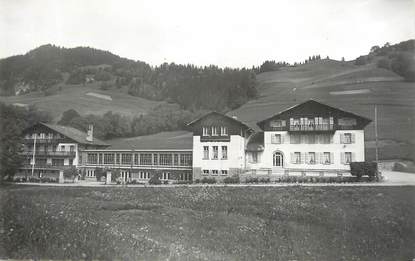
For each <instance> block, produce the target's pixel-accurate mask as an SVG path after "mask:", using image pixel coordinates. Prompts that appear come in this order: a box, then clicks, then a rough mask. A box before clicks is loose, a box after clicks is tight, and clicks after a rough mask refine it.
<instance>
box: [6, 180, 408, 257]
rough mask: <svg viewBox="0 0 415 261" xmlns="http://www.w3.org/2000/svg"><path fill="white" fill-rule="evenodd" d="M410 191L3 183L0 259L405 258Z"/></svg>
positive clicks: (365, 188)
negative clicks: (85, 186) (125, 186)
mask: <svg viewBox="0 0 415 261" xmlns="http://www.w3.org/2000/svg"><path fill="white" fill-rule="evenodd" d="M414 193H415V188H414V187H409V186H408V187H278V188H276V187H245V188H241V187H239V188H238V187H209V186H206V187H185V186H184V187H180V188H157V187H156V188H94V189H92V188H80V187H78V188H75V187H72V188H69V187H66V188H65V187H30V186H15V185H11V186H3V187H2V188H1V190H0V199H1V202H2V206H1V209H2V211H1V213H0V218H1V220H0V221H1V222H0V224H1V225H2V226H3V227H1V229H0V232H1V233H2V235H0V236H1V238H2V240H1V241H0V258H15V259H17V258H30V257H37V258H51V259H101V260H112V259H114V258H119V259H121V260H411V259H412V258H413V257H414V256H415V250H414V249H415V248H414V246H415V224H414V220H415V219H414V217H415V208H414V206H415V198H414Z"/></svg>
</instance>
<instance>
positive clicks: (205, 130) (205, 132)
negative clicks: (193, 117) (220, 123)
mask: <svg viewBox="0 0 415 261" xmlns="http://www.w3.org/2000/svg"><path fill="white" fill-rule="evenodd" d="M203 136H209V128H208V127H203Z"/></svg>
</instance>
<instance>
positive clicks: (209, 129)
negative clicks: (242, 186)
mask: <svg viewBox="0 0 415 261" xmlns="http://www.w3.org/2000/svg"><path fill="white" fill-rule="evenodd" d="M370 122H371V120H369V119H367V118H364V117H361V116H358V115H356V114H353V113H350V112H346V111H343V110H340V109H337V108H334V107H331V106H328V105H325V104H322V103H319V102H316V101H314V100H308V101H306V102H304V103H301V104H298V105H296V106H293V107H291V108H288V109H286V110H284V111H282V112H280V113H278V114H276V115H274V116H272V117H270V118H268V119H265V120H262V121H260V122H258V123H257V125H258V126H259V127H260V129H261V130H262V131H260V132H256V133H255V132H254V131H253V130H252V129H251V128H250V127H249V126H248V125H246V124H244V123H242V122H241V121H238V120H237V119H235V118H232V117H228V116H226V115H222V114H219V113H216V112H213V113H209V114H207V115H205V116H203V117H201V118H200V119H197V120H195V121H193V122H191V123H190V124H189V126H190V127H191V129H192V131H193V175H194V179H198V178H199V179H200V178H203V177H215V178H219V179H221V178H223V177H226V176H232V175H233V174H251V175H255V174H258V175H260V174H268V175H276V176H278V175H311V176H312V175H330V174H332V175H339V174H344V173H348V172H350V167H349V163H350V162H352V161H353V162H354V161H364V160H365V156H364V154H365V146H364V128H365V126H366V125H367V124H369V123H370Z"/></svg>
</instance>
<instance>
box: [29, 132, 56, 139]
mask: <svg viewBox="0 0 415 261" xmlns="http://www.w3.org/2000/svg"><path fill="white" fill-rule="evenodd" d="M25 138H26V139H34V138H37V139H54V138H55V139H60V138H63V136H62V135H60V134H59V133H56V134H55V135H54V134H53V133H43V132H42V133H32V134H26V136H25Z"/></svg>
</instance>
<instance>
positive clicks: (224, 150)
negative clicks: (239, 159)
mask: <svg viewBox="0 0 415 261" xmlns="http://www.w3.org/2000/svg"><path fill="white" fill-rule="evenodd" d="M222 159H223V160H226V159H228V146H222Z"/></svg>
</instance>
